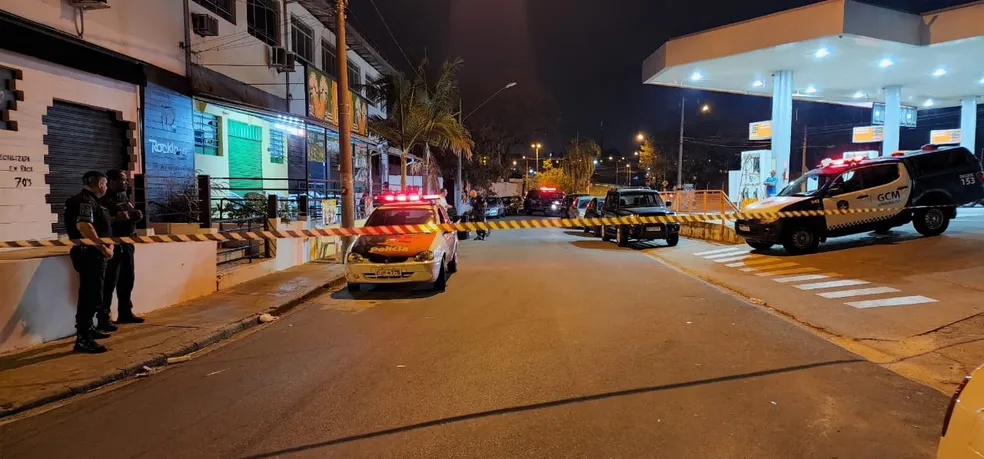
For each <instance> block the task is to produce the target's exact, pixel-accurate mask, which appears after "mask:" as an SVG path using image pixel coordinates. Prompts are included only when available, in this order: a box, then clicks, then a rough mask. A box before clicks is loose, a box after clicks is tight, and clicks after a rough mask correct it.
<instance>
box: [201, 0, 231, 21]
mask: <svg viewBox="0 0 984 459" xmlns="http://www.w3.org/2000/svg"><path fill="white" fill-rule="evenodd" d="M195 3H197V4H199V5H201V6H204V7H205V9H207V10H209V11H211V12H213V13H215V14H217V15H219V17H220V18H222V19H225V20H226V21H229V22H231V23H233V24H235V23H236V0H195Z"/></svg>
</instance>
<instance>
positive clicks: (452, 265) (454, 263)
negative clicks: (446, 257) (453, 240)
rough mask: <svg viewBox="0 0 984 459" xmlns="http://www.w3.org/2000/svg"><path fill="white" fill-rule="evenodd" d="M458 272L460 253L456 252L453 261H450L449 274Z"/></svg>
mask: <svg viewBox="0 0 984 459" xmlns="http://www.w3.org/2000/svg"><path fill="white" fill-rule="evenodd" d="M456 272H458V254H454V258H452V259H451V263H448V274H454V273H456Z"/></svg>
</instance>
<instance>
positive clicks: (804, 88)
mask: <svg viewBox="0 0 984 459" xmlns="http://www.w3.org/2000/svg"><path fill="white" fill-rule="evenodd" d="M780 70H783V71H789V72H791V74H792V75H793V77H792V82H791V90H792V97H793V98H795V99H798V100H813V101H818V102H831V103H839V104H850V105H862V106H869V107H870V106H871V103H872V102H883V101H885V99H886V92H885V88H886V87H892V86H895V87H900V88H901V94H900V101H899V102H900V103H901V104H902V105H909V106H915V107H919V108H929V107H933V108H939V107H949V106H958V105H961V101H962V100H965V99H966V98H968V97H976V96H977V95H980V94H984V3H981V2H978V3H974V4H971V5H966V6H961V7H955V8H951V9H947V10H942V11H935V12H930V13H925V14H922V15H915V14H909V13H904V12H900V11H895V10H890V9H886V8H882V7H877V6H872V5H868V4H864V3H858V2H854V1H849V0H834V1H826V2H822V3H817V4H813V5H809V6H805V7H802V8H797V9H794V10H788V11H783V12H780V13H776V14H771V15H768V16H763V17H760V18H756V19H752V20H749V21H745V22H740V23H737V24H731V25H727V26H724V27H719V28H716V29H711V30H707V31H704V32H698V33H695V34H691V35H687V36H684V37H680V38H675V39H673V40H670V41H669V42H667V43H665V44H664V45H663V46H661V47H660V48H659V49H658V50H657V51H656V52H655V53H653V54H652V55H651V56H649V58H647V59H646V60H645V62H644V63H643V72H642V80H643V83H645V84H652V85H662V86H675V87H687V88H694V89H703V90H709V91H720V92H730V93H739V94H748V95H761V96H773V95H774V88H772V86H773V83H774V81H773V76H774V74H775V72H776V71H780Z"/></svg>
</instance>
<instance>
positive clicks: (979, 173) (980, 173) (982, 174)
mask: <svg viewBox="0 0 984 459" xmlns="http://www.w3.org/2000/svg"><path fill="white" fill-rule="evenodd" d="M977 178H979V179H981V181H982V182H984V172H978V173H977Z"/></svg>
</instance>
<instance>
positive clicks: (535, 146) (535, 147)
mask: <svg viewBox="0 0 984 459" xmlns="http://www.w3.org/2000/svg"><path fill="white" fill-rule="evenodd" d="M530 148H532V149H533V151H535V152H536V164H534V166H536V170H538V171H539V170H540V149H541V148H543V144H542V143H540V142H535V143H531V144H530Z"/></svg>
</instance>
